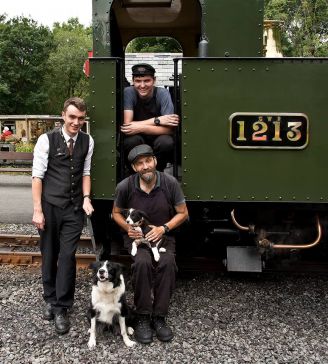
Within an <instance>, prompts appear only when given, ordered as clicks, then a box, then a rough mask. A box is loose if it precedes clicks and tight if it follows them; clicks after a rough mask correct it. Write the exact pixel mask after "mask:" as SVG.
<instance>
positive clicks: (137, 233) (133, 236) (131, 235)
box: [128, 225, 143, 240]
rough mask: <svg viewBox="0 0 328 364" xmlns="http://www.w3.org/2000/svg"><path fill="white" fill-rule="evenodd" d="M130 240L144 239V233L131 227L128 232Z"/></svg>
mask: <svg viewBox="0 0 328 364" xmlns="http://www.w3.org/2000/svg"><path fill="white" fill-rule="evenodd" d="M128 235H129V238H131V239H133V240H136V239H141V238H142V237H143V235H142V232H141V231H140V230H136V229H135V228H134V227H133V226H131V225H130V226H129V230H128Z"/></svg>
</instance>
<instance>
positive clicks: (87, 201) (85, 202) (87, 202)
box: [83, 197, 94, 216]
mask: <svg viewBox="0 0 328 364" xmlns="http://www.w3.org/2000/svg"><path fill="white" fill-rule="evenodd" d="M83 210H84V212H85V213H86V214H87V215H88V216H91V215H92V213H93V211H94V208H93V206H92V205H91V201H90V199H89V198H88V197H86V198H85V199H84V200H83Z"/></svg>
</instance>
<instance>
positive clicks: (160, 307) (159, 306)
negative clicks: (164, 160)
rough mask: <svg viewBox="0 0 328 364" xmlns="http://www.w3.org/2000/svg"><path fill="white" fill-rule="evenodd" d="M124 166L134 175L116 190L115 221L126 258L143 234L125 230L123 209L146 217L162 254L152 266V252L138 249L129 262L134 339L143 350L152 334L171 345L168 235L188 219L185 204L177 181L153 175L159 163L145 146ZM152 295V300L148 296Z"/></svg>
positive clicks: (173, 267) (171, 272)
mask: <svg viewBox="0 0 328 364" xmlns="http://www.w3.org/2000/svg"><path fill="white" fill-rule="evenodd" d="M128 161H129V163H131V165H132V168H133V170H134V171H135V172H136V173H135V174H133V175H132V176H129V177H127V178H125V179H124V180H123V181H121V182H120V183H119V184H118V185H117V188H116V193H115V200H114V205H113V211H112V215H113V219H114V220H115V222H116V223H117V224H118V225H119V226H120V227H121V228H122V229H123V231H124V233H123V234H124V235H123V238H124V243H125V246H126V247H127V248H128V251H129V253H130V252H131V249H132V242H133V240H135V239H138V238H141V237H142V234H141V233H140V232H138V231H136V230H134V229H133V227H131V225H129V224H127V223H126V221H125V218H124V217H123V215H122V214H121V211H122V209H127V208H134V209H138V210H142V211H144V212H145V213H146V214H147V215H148V217H149V219H150V222H151V224H152V229H151V231H149V233H147V234H146V236H145V238H146V239H147V240H149V241H152V242H156V241H159V240H161V239H163V243H162V245H161V246H163V247H164V248H165V249H166V252H163V253H160V259H159V261H158V262H155V260H154V257H153V254H152V251H151V249H150V248H149V247H148V246H146V245H145V244H142V245H140V246H139V247H138V251H137V254H136V255H135V256H134V257H132V258H133V260H134V262H133V264H132V283H133V289H134V303H135V306H136V311H137V314H138V321H137V325H136V328H135V339H136V340H137V341H138V342H140V343H143V344H149V343H151V342H152V341H153V333H152V328H154V330H155V332H156V336H157V338H158V339H159V340H161V341H170V340H171V339H172V338H173V332H172V330H171V328H170V327H169V326H168V325H167V323H166V316H167V314H168V309H169V302H170V298H171V295H172V293H173V290H174V288H175V274H176V263H175V239H174V237H173V235H172V234H171V232H172V231H173V230H174V229H175V228H177V227H178V226H179V225H181V224H182V223H183V222H184V221H185V220H186V219H187V218H188V210H187V206H186V202H185V198H184V195H183V192H182V190H181V187H180V185H179V183H178V181H177V180H176V179H175V178H174V177H172V176H170V175H167V174H164V173H162V172H158V171H156V165H157V160H156V157H155V156H154V153H153V150H152V148H151V147H150V146H148V145H146V144H141V145H138V146H136V147H134V148H133V149H132V150H131V151H130V153H129V155H128ZM152 293H153V296H152Z"/></svg>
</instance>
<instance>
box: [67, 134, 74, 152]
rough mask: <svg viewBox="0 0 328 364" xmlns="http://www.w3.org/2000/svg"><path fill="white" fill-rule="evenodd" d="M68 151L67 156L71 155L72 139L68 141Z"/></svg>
mask: <svg viewBox="0 0 328 364" xmlns="http://www.w3.org/2000/svg"><path fill="white" fill-rule="evenodd" d="M68 143H69V144H68V150H69V155H72V154H73V145H74V140H73V139H72V138H70V139H68Z"/></svg>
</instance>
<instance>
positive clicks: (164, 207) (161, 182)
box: [115, 172, 185, 226]
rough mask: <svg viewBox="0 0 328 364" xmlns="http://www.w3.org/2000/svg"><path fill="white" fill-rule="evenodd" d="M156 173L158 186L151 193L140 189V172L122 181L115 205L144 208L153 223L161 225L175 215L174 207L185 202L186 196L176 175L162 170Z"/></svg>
mask: <svg viewBox="0 0 328 364" xmlns="http://www.w3.org/2000/svg"><path fill="white" fill-rule="evenodd" d="M156 173H157V182H156V186H155V187H154V188H153V190H152V191H151V192H150V193H149V194H148V193H146V192H144V191H142V190H141V189H140V186H139V176H138V174H134V175H132V176H130V177H127V178H125V179H124V180H123V181H121V182H120V183H119V184H118V185H117V187H116V191H115V205H116V206H117V207H118V208H121V209H128V208H135V209H139V210H142V211H144V212H145V213H146V214H147V215H148V216H149V218H150V222H151V223H152V224H154V225H157V226H160V225H163V224H165V223H166V222H168V221H169V220H170V219H171V218H172V217H173V215H174V214H175V211H174V207H175V206H178V205H181V204H183V203H185V198H184V195H183V192H182V189H181V187H180V185H179V183H178V181H177V180H176V179H175V178H174V177H172V176H170V175H168V174H164V173H162V172H156Z"/></svg>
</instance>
